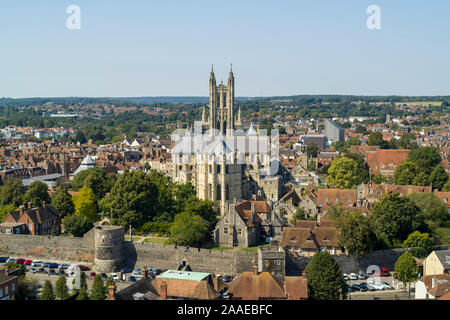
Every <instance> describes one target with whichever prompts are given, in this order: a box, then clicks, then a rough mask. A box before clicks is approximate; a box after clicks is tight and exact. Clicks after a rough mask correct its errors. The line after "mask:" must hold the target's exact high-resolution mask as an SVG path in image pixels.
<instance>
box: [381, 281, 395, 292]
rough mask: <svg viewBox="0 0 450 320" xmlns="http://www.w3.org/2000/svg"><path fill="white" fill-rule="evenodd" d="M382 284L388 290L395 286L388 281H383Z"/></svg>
mask: <svg viewBox="0 0 450 320" xmlns="http://www.w3.org/2000/svg"><path fill="white" fill-rule="evenodd" d="M381 285H383V286H384V287H385V288H386V290H394V287H393V286H391V285H390V284H389V283H387V282H384V281H383V282H381Z"/></svg>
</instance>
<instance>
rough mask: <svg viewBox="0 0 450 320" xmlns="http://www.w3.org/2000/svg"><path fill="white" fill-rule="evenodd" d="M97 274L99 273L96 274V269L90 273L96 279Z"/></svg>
mask: <svg viewBox="0 0 450 320" xmlns="http://www.w3.org/2000/svg"><path fill="white" fill-rule="evenodd" d="M96 275H97V274H96V273H95V272H94V271H92V272H91V273H90V274H89V277H91V278H92V279H94V278H95V276H96Z"/></svg>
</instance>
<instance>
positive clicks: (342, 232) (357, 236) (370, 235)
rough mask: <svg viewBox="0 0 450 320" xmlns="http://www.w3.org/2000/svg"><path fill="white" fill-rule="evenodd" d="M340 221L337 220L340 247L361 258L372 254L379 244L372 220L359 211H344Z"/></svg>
mask: <svg viewBox="0 0 450 320" xmlns="http://www.w3.org/2000/svg"><path fill="white" fill-rule="evenodd" d="M342 211H343V212H342V214H340V216H339V218H338V219H335V222H336V227H337V228H338V229H339V235H338V241H339V245H341V246H342V247H344V248H345V249H346V250H348V252H349V253H350V254H352V255H353V256H355V257H356V258H359V257H361V256H363V255H365V254H368V253H370V252H372V251H373V250H374V249H375V246H376V244H377V238H376V235H375V233H374V232H373V229H372V226H371V224H370V220H369V218H368V217H365V216H364V215H363V214H362V212H361V211H359V210H342Z"/></svg>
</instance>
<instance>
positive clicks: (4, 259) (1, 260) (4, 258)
mask: <svg viewBox="0 0 450 320" xmlns="http://www.w3.org/2000/svg"><path fill="white" fill-rule="evenodd" d="M7 260H8V257H0V263H5V262H6V261H7Z"/></svg>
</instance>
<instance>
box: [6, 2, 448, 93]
mask: <svg viewBox="0 0 450 320" xmlns="http://www.w3.org/2000/svg"><path fill="white" fill-rule="evenodd" d="M71 4H75V5H78V6H79V7H80V8H81V30H68V29H67V28H66V20H67V18H68V17H69V15H68V14H66V9H67V7H68V6H69V5H71ZM372 4H374V5H378V6H379V7H380V8H381V30H369V29H367V27H366V20H367V18H368V15H367V14H366V8H367V7H368V6H369V5H372ZM449 14H450V1H448V0H429V1H424V0H423V1H418V0H388V1H384V0H383V1H382V0H371V1H365V0H352V1H351V0H339V1H337V0H320V1H313V0H292V1H288V0H277V1H275V0H270V1H269V0H227V1H216V0H209V1H204V0H164V1H151V0H150V1H143V0H142V1H139V0H134V1H133V0H130V1H106V0H105V1H100V0H89V1H88V0H70V1H63V0H45V1H31V0H30V1H21V0H16V1H14V2H13V1H8V2H6V1H4V2H3V3H2V4H1V5H0V43H1V47H0V97H50V96H91V97H102V96H113V97H116V96H117V97H118V96H206V95H208V77H209V70H210V68H211V64H214V69H215V71H216V78H217V79H218V80H219V81H220V79H221V78H223V79H224V81H226V77H227V74H228V69H229V65H230V63H233V70H234V73H235V82H236V95H238V96H261V95H264V96H272V95H293V94H362V95H390V94H398V95H450V41H449V40H450V19H448V16H449Z"/></svg>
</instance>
